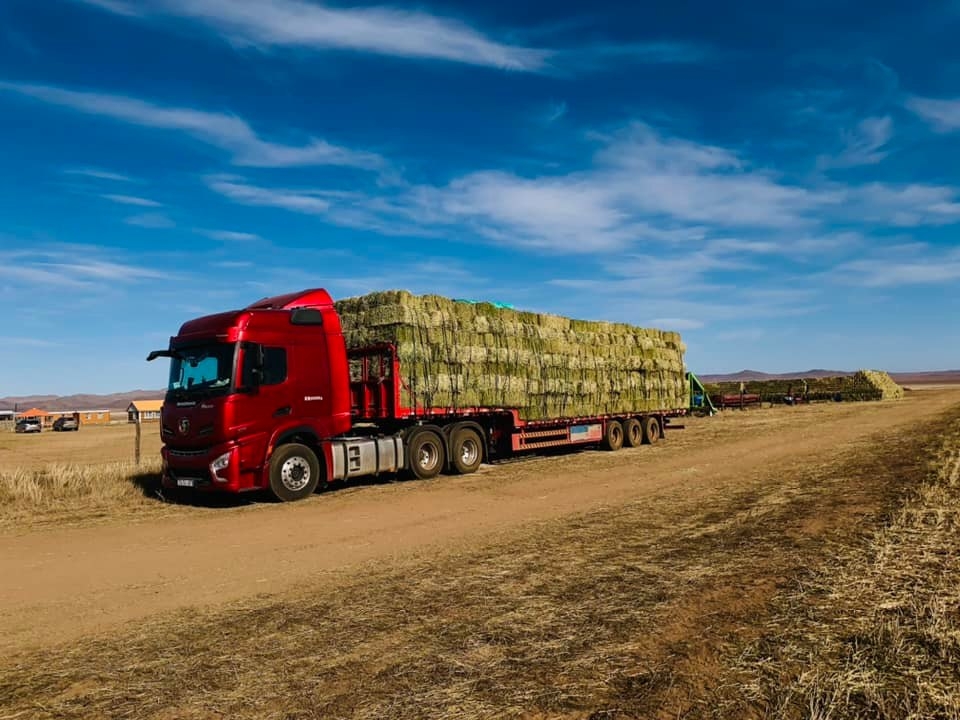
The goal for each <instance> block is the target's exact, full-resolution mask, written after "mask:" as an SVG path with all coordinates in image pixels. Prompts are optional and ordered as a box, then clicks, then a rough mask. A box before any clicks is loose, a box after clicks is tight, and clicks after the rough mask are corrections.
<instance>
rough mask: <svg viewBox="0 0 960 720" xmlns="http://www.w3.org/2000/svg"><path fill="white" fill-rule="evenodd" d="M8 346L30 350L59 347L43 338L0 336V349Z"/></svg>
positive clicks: (57, 344) (58, 344)
mask: <svg viewBox="0 0 960 720" xmlns="http://www.w3.org/2000/svg"><path fill="white" fill-rule="evenodd" d="M8 345H13V346H19V347H32V348H49V347H59V346H60V343H57V342H53V341H52V340H46V339H44V338H31V337H9V336H6V337H4V336H0V347H4V346H8Z"/></svg>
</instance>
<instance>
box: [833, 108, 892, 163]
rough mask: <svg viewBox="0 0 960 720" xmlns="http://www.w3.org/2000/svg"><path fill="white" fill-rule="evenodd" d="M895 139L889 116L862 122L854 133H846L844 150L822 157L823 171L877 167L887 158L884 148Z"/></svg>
mask: <svg viewBox="0 0 960 720" xmlns="http://www.w3.org/2000/svg"><path fill="white" fill-rule="evenodd" d="M892 137H893V119H892V118H891V117H890V116H889V115H885V116H883V117H868V118H864V119H863V120H861V121H860V122H859V123H858V124H857V127H856V128H855V129H854V130H852V131H847V132H845V133H844V136H843V142H844V147H843V149H842V150H841V151H840V152H839V153H838V154H836V155H821V156H820V157H819V158H817V166H818V167H819V168H821V169H828V168H850V167H857V166H860V165H876V164H877V163H878V162H880V161H881V160H883V159H884V158H885V157H886V156H887V151H886V150H884V149H883V148H884V147H886V145H887V143H889V142H890V140H891V138H892Z"/></svg>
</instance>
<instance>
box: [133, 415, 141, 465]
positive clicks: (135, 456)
mask: <svg viewBox="0 0 960 720" xmlns="http://www.w3.org/2000/svg"><path fill="white" fill-rule="evenodd" d="M133 460H134V462H135V463H136V464H137V465H139V464H140V413H139V412H138V413H137V440H136V445H135V447H134V451H133Z"/></svg>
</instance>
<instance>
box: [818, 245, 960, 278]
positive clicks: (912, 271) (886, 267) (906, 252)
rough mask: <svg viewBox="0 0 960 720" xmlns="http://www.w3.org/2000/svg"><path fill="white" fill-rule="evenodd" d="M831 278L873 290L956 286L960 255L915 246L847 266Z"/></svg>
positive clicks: (884, 253)
mask: <svg viewBox="0 0 960 720" xmlns="http://www.w3.org/2000/svg"><path fill="white" fill-rule="evenodd" d="M831 275H832V277H833V278H834V279H835V280H836V281H837V282H840V283H844V284H852V285H861V286H864V287H869V288H892V287H900V286H905V285H939V284H943V283H952V282H957V281H960V251H958V250H951V251H948V252H941V251H937V250H935V249H933V248H930V247H929V246H927V245H925V244H923V243H912V244H908V245H904V246H900V247H892V248H886V249H883V250H881V251H879V252H876V253H874V254H873V255H871V256H867V257H864V258H861V259H857V260H853V261H850V262H847V263H843V264H842V265H840V266H838V267H837V268H836V269H835V270H834V271H833V273H831Z"/></svg>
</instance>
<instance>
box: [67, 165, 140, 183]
mask: <svg viewBox="0 0 960 720" xmlns="http://www.w3.org/2000/svg"><path fill="white" fill-rule="evenodd" d="M63 172H64V173H66V174H67V175H83V176H85V177H91V178H96V179H97V180H112V181H114V182H133V178H131V177H129V176H127V175H121V174H120V173H115V172H110V171H108V170H101V169H99V168H92V167H88V168H66V169H64V171H63Z"/></svg>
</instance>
